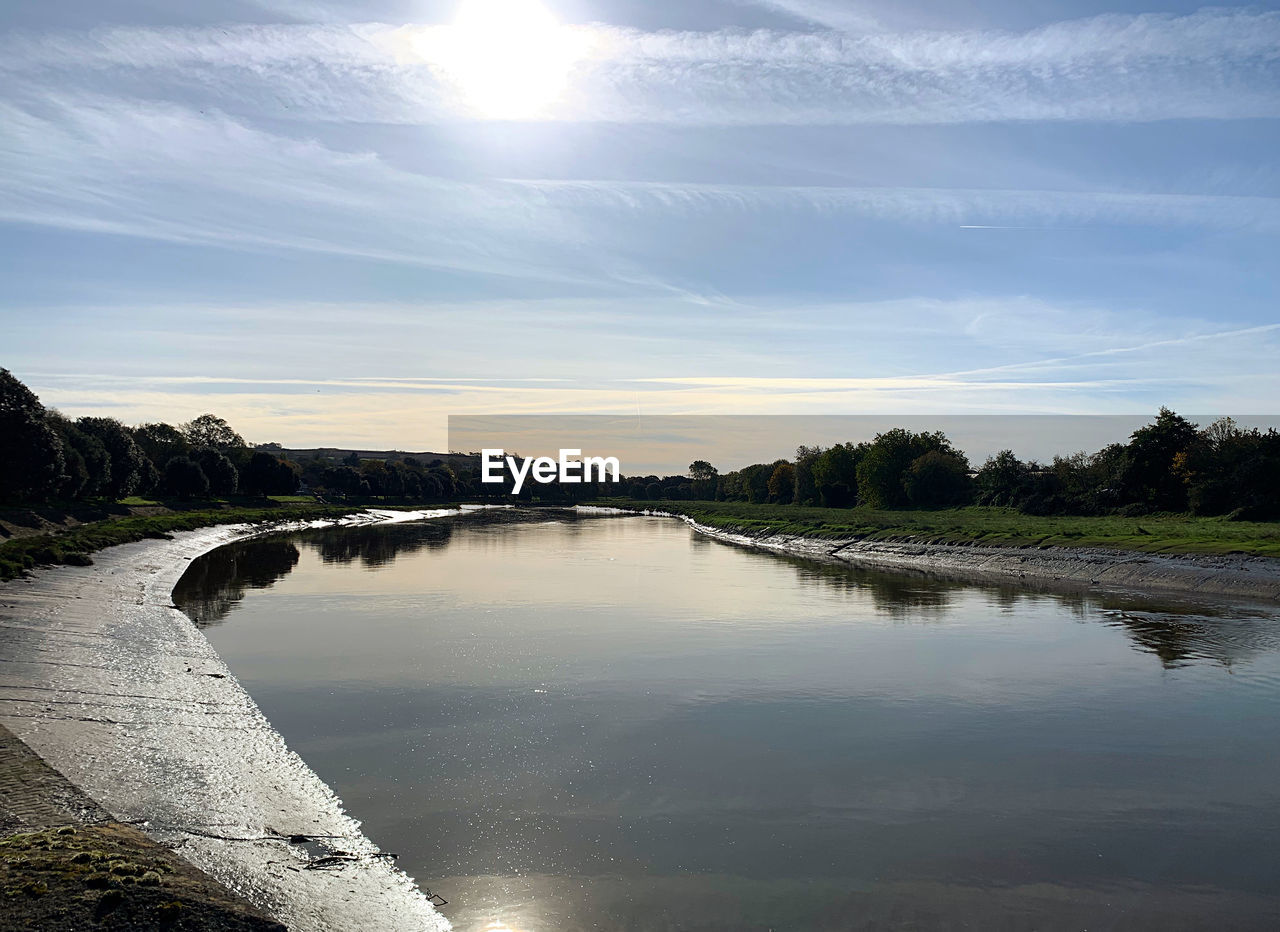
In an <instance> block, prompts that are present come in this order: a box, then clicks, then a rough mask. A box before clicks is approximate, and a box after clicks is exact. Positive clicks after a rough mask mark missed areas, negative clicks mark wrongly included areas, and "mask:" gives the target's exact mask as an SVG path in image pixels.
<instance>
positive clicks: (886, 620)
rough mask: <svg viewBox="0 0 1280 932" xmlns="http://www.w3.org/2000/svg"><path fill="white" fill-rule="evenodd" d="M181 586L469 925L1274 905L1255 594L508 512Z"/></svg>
mask: <svg viewBox="0 0 1280 932" xmlns="http://www.w3.org/2000/svg"><path fill="white" fill-rule="evenodd" d="M177 595H178V596H179V601H180V604H183V605H184V606H185V607H186V609H187V611H188V612H189V613H190V614H192V616H193V617H195V618H196V619H197V620H198V621H200V622H201V623H202V624H205V625H207V628H206V633H207V634H208V635H209V637H210V639H211V640H212V641H213V643H214V645H215V646H216V647H217V649H218V651H219V652H220V653H221V654H222V656H223V657H224V658H225V660H226V662H227V664H228V665H229V666H230V667H231V669H232V670H233V671H234V672H235V674H236V676H237V677H238V678H239V679H240V681H241V682H242V683H243V684H244V686H245V687H246V688H247V689H248V690H249V692H250V693H252V695H253V696H254V698H255V699H256V700H257V702H258V704H259V705H260V706H261V707H262V709H263V711H264V712H265V713H266V714H267V716H268V717H269V718H270V719H271V721H272V722H273V723H274V724H275V725H276V727H277V728H278V729H279V730H280V732H281V733H282V734H283V735H284V737H285V739H286V740H287V741H288V742H289V744H290V745H291V746H292V747H293V748H294V749H295V750H297V751H298V752H299V753H300V754H301V755H302V756H303V757H304V758H305V759H306V760H307V762H308V763H309V764H310V765H311V766H312V768H313V769H314V770H315V771H316V772H317V773H318V774H319V775H320V776H321V777H322V778H323V779H324V780H325V781H326V782H328V783H329V785H330V786H332V787H333V788H334V790H335V791H336V792H337V793H338V794H339V795H340V796H341V797H342V799H343V800H344V802H345V803H346V805H347V807H348V809H349V810H350V811H351V812H352V814H353V815H355V816H356V817H357V818H359V819H361V820H363V822H364V824H365V829H366V831H367V833H368V834H369V836H370V837H371V838H373V839H374V841H376V842H377V843H378V844H379V845H381V846H382V847H383V848H384V850H388V851H394V852H398V853H399V855H400V860H399V863H400V865H401V866H402V867H403V868H404V869H405V870H406V871H408V872H409V873H410V874H411V875H412V876H414V877H415V878H417V879H418V880H419V882H420V883H421V884H422V885H423V886H425V887H429V888H430V889H431V890H433V891H438V892H440V893H441V894H443V895H444V896H445V897H446V898H448V900H449V901H450V902H449V905H448V906H447V907H445V909H444V910H443V912H444V913H445V914H446V915H447V916H449V918H450V919H451V920H452V921H453V923H454V926H455V928H457V929H459V930H462V932H484V930H489V932H498V930H520V932H557V930H565V932H567V930H577V929H603V930H699V932H711V930H766V929H774V930H779V932H781V930H825V929H832V930H835V929H890V928H892V929H900V928H926V929H939V928H941V929H949V928H972V929H1086V928H1087V929H1091V930H1095V929H1160V930H1167V929H1208V928H1228V927H1229V928H1237V929H1268V930H1271V929H1276V928H1280V897H1278V895H1277V894H1278V892H1280V883H1278V878H1280V715H1278V712H1280V617H1276V615H1275V614H1271V613H1266V612H1261V611H1249V610H1241V609H1223V608H1221V607H1219V608H1216V609H1214V608H1206V607H1203V606H1200V607H1196V606H1193V605H1189V604H1179V603H1176V602H1175V603H1171V604H1165V603H1159V602H1153V601H1150V600H1148V601H1134V600H1123V599H1110V600H1108V599H1099V598H1092V597H1091V598H1079V597H1063V596H1055V595H1045V594H1036V593H1031V592H1015V591H1012V590H1002V589H995V588H983V587H977V586H959V585H953V584H948V583H941V582H933V581H925V580H921V579H915V578H911V577H906V576H895V575H888V574H878V573H865V572H854V571H849V570H845V569H840V568H834V567H826V566H823V565H819V564H813V563H806V562H801V561H793V560H787V559H782V558H779V557H776V556H771V555H767V554H759V553H753V552H749V551H745V550H742V549H738V548H734V547H731V546H727V545H724V544H720V543H716V542H712V541H709V540H707V539H705V538H700V537H698V536H695V535H693V534H692V533H691V532H690V531H689V530H688V529H687V528H686V527H685V526H684V525H682V524H679V523H677V522H675V521H671V520H667V519H659V518H641V517H629V518H582V519H575V518H572V517H566V516H563V515H561V516H560V517H548V516H547V515H546V514H543V515H538V516H521V515H517V514H512V513H506V514H502V515H499V516H495V515H493V514H487V515H476V516H471V517H463V518H459V519H445V520H438V521H434V522H427V523H419V524H404V525H395V526H384V527H374V528H358V529H346V530H326V531H316V532H306V533H302V534H297V535H294V536H290V537H278V538H271V539H267V540H261V541H256V542H249V543H245V544H241V545H237V546H233V547H229V548H224V549H223V550H220V551H217V552H215V553H213V554H210V555H209V556H208V557H205V558H202V559H201V560H199V561H197V562H196V563H194V564H193V565H192V568H191V570H190V571H189V572H188V574H187V576H186V578H184V580H183V583H182V584H181V585H180V587H179V592H178V593H177Z"/></svg>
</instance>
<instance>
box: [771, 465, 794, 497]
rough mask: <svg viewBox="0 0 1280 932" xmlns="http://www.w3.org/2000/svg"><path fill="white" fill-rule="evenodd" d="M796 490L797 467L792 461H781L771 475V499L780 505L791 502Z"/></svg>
mask: <svg viewBox="0 0 1280 932" xmlns="http://www.w3.org/2000/svg"><path fill="white" fill-rule="evenodd" d="M795 492H796V468H795V467H794V466H792V465H791V464H790V463H786V462H783V463H779V464H778V465H777V466H775V467H773V474H772V475H770V476H769V500H770V501H774V502H777V503H778V504H779V505H789V504H791V499H792V497H793V496H794V495H795Z"/></svg>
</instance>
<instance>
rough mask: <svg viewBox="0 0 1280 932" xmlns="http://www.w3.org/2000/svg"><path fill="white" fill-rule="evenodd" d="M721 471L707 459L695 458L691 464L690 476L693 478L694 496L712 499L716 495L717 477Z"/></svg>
mask: <svg viewBox="0 0 1280 932" xmlns="http://www.w3.org/2000/svg"><path fill="white" fill-rule="evenodd" d="M718 477H719V473H718V472H717V471H716V468H715V467H714V466H712V465H711V464H710V463H708V462H707V461H706V460H694V461H693V462H692V463H690V464H689V478H690V479H692V480H693V488H692V493H691V494H692V496H693V497H694V498H699V499H706V500H709V499H712V498H715V495H716V479H717V478H718Z"/></svg>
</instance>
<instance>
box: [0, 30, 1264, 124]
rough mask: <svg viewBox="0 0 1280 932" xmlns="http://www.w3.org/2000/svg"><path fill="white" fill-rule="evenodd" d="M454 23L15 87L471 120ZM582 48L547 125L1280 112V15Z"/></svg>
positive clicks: (62, 73) (256, 37) (69, 70)
mask: <svg viewBox="0 0 1280 932" xmlns="http://www.w3.org/2000/svg"><path fill="white" fill-rule="evenodd" d="M448 28H449V27H443V26H435V25H414V24H409V25H401V26H393V25H388V24H378V23H372V24H362V25H355V26H339V25H303V26H235V27H228V28H219V29H112V30H102V31H98V32H94V33H92V34H89V35H65V34H60V35H33V36H25V37H17V38H10V39H9V40H8V41H6V42H5V43H4V44H3V45H0V72H2V73H5V74H7V75H8V76H9V80H10V81H25V82H33V81H39V82H40V83H41V84H42V85H47V84H48V83H49V82H55V83H56V84H59V85H62V86H65V87H70V88H75V87H79V88H81V89H83V88H86V87H99V88H100V87H101V86H102V85H103V84H104V83H106V84H108V85H110V86H114V87H117V88H121V89H129V88H133V89H139V88H143V87H145V88H146V89H147V91H148V93H151V94H157V93H168V94H171V95H178V94H181V95H186V96H188V97H191V98H192V99H198V100H205V101H207V102H208V103H209V104H210V105H216V106H222V107H225V108H227V109H229V110H244V111H246V112H253V113H269V114H271V115H273V116H284V117H292V118H311V119H324V120H341V121H381V122H405V123H418V122H432V121H439V120H453V119H458V118H465V117H466V116H467V115H468V114H467V112H466V108H465V103H464V102H462V101H460V100H459V99H458V98H457V95H455V94H453V93H452V92H451V90H450V88H449V85H448V81H444V80H441V75H440V71H439V67H438V66H439V62H438V61H436V60H434V59H433V52H432V51H431V50H432V49H434V48H439V47H441V46H442V45H447V44H448V37H447V32H446V33H444V34H443V35H442V34H441V31H442V30H447V29H448ZM567 28H571V29H572V30H573V31H574V34H575V35H577V36H578V37H579V39H580V41H578V42H576V44H578V45H580V46H581V47H582V48H583V49H584V54H583V58H582V60H581V61H580V63H579V65H578V68H577V72H576V80H575V81H574V82H573V85H572V89H571V91H570V92H569V93H567V94H566V95H565V96H564V99H563V100H562V101H561V102H560V103H559V104H558V105H557V106H555V107H553V108H552V109H551V110H550V111H549V114H548V115H549V117H550V118H553V119H562V120H577V121H622V122H627V121H641V122H659V123H686V124H687V123H716V124H744V123H745V124H764V123H779V124H803V123H834V124H841V123H850V124H856V123H876V122H879V123H908V124H910V123H964V122H975V121H978V122H982V121H993V120H1161V119H1173V118H1190V117H1201V118H1214V119H1219V118H1248V117H1276V116H1280V93H1277V90H1276V89H1277V87H1278V86H1280V53H1277V49H1280V13H1276V12H1259V11H1254V10H1205V11H1201V12H1197V13H1194V14H1190V15H1187V16H1173V15H1166V14H1141V15H1106V16H1098V17H1093V18H1088V19H1081V20H1071V21H1064V22H1059V23H1054V24H1051V25H1048V26H1044V27H1041V28H1038V29H1033V30H1029V31H1025V32H1001V31H957V32H914V33H875V34H869V35H862V36H850V35H843V34H838V33H832V32H820V33H802V32H796V33H785V32H776V31H757V32H730V31H721V32H659V33H644V32H638V31H635V30H627V29H619V28H613V27H599V26H593V27H567Z"/></svg>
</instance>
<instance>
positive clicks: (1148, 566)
mask: <svg viewBox="0 0 1280 932" xmlns="http://www.w3.org/2000/svg"><path fill="white" fill-rule="evenodd" d="M584 510H586V511H596V512H606V511H615V512H620V509H603V508H589V509H584ZM643 513H644V514H653V515H664V516H666V517H672V518H677V519H679V520H681V521H684V522H685V523H686V524H688V525H689V526H690V527H692V528H693V529H694V530H696V531H698V532H699V533H701V534H705V535H707V536H708V537H713V538H715V539H716V540H722V541H726V542H728V543H733V544H738V545H741V546H744V547H754V548H758V549H761V550H772V551H775V552H778V553H788V554H793V555H795V556H801V557H809V558H811V559H818V560H827V561H834V562H839V563H847V564H849V565H851V566H863V567H868V568H872V569H891V570H898V571H904V572H914V573H926V574H930V575H934V576H943V577H947V578H953V579H965V580H973V581H979V582H999V583H1004V584H1009V583H1014V584H1016V583H1019V582H1024V583H1025V582H1033V583H1047V584H1052V585H1054V586H1059V587H1067V588H1073V589H1079V588H1084V589H1094V588H1096V589H1104V590H1117V591H1135V590H1136V591H1140V592H1146V591H1158V592H1180V593H1185V594H1194V595H1204V596H1212V597H1215V598H1226V599H1233V600H1241V601H1249V602H1280V560H1273V559H1270V558H1267V557H1250V556H1243V555H1203V556H1200V555H1196V556H1182V555H1163V554H1150V553H1138V552H1133V551H1123V550H1107V549H1101V548H1083V547H1082V548H1073V547H1044V548H1032V547H984V546H981V545H977V544H974V545H956V544H928V543H912V542H889V541H867V540H857V539H843V540H842V539H833V538H825V537H823V538H818V537H803V536H796V535H788V534H761V535H751V534H743V533H736V532H733V531H728V530H723V529H721V528H714V527H709V526H707V525H704V524H699V523H698V522H697V521H694V520H693V519H691V518H688V517H686V516H684V515H679V514H672V513H670V512H664V511H661V510H658V509H654V510H647V511H645V512H643Z"/></svg>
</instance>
